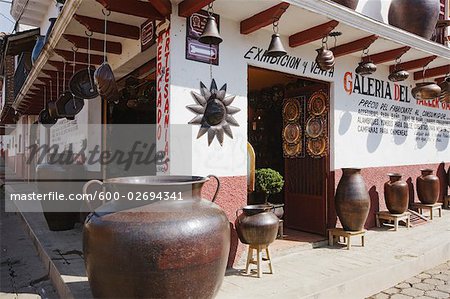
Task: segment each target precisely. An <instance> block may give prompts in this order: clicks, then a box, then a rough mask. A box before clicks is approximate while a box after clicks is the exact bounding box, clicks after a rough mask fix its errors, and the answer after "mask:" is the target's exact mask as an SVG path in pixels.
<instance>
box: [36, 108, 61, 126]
mask: <svg viewBox="0 0 450 299" xmlns="http://www.w3.org/2000/svg"><path fill="white" fill-rule="evenodd" d="M38 121H39V123H40V124H42V125H43V126H44V127H46V128H50V127H51V126H53V125H54V124H56V122H57V121H58V119H57V118H54V117H51V116H50V113H49V112H48V110H47V108H45V109H43V110H41V112H39V118H38Z"/></svg>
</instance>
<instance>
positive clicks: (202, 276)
mask: <svg viewBox="0 0 450 299" xmlns="http://www.w3.org/2000/svg"><path fill="white" fill-rule="evenodd" d="M206 181H208V178H204V177H182V176H163V177H151V176H148V177H128V178H114V179H108V180H105V181H104V182H103V183H102V185H103V186H104V187H105V188H106V190H109V191H113V192H119V194H121V195H125V196H128V195H129V194H134V195H135V196H137V194H138V193H137V192H141V194H144V193H143V192H145V193H147V194H150V192H156V194H157V193H158V192H169V194H175V195H176V197H177V198H178V197H179V196H181V198H182V199H183V200H173V199H170V200H161V201H160V200H153V201H142V200H141V201H139V202H138V201H132V202H129V201H128V200H124V201H121V200H118V201H113V202H110V203H108V204H105V205H103V206H101V208H99V209H96V211H95V212H94V213H92V214H90V215H89V216H88V219H87V220H86V222H85V224H84V231H83V251H84V257H85V264H86V271H87V275H88V279H89V284H90V286H91V290H92V294H93V295H94V297H95V298H213V297H214V296H215V295H216V293H217V292H218V290H219V288H220V285H221V284H222V280H223V277H224V275H225V268H226V265H227V260H228V254H229V251H230V225H229V221H228V219H227V217H226V215H225V213H224V212H223V211H222V209H221V208H220V207H219V206H218V205H216V204H214V203H212V202H211V201H209V200H205V199H202V198H201V196H200V195H201V189H202V186H203V184H204V183H205V182H206ZM96 182H98V181H96ZM88 184H90V183H88ZM88 184H86V185H85V189H86V188H87V187H88V186H89V185H88ZM179 192H180V193H179ZM216 194H217V192H216ZM214 197H215V196H214ZM142 198H143V197H142Z"/></svg>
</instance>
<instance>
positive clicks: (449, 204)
mask: <svg viewBox="0 0 450 299" xmlns="http://www.w3.org/2000/svg"><path fill="white" fill-rule="evenodd" d="M444 209H450V195H447V196H444Z"/></svg>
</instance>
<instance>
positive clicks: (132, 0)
mask: <svg viewBox="0 0 450 299" xmlns="http://www.w3.org/2000/svg"><path fill="white" fill-rule="evenodd" d="M96 1H97V2H98V3H100V4H101V5H103V7H104V8H106V9H107V10H110V11H114V12H118V13H123V14H126V15H132V16H135V17H141V18H146V19H152V20H163V19H165V16H163V15H161V14H160V13H159V12H158V11H157V10H156V9H155V7H154V6H153V5H152V4H151V3H150V2H143V1H139V0H127V1H123V0H96ZM152 1H153V0H151V2H152Z"/></svg>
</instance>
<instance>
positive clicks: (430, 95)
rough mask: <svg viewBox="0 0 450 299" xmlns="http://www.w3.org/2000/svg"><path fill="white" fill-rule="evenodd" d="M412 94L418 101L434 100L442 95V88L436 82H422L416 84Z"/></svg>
mask: <svg viewBox="0 0 450 299" xmlns="http://www.w3.org/2000/svg"><path fill="white" fill-rule="evenodd" d="M411 93H412V96H413V97H414V98H415V99H416V100H432V99H435V98H437V97H439V96H440V95H441V88H440V87H439V85H437V84H435V83H434V82H421V83H417V84H416V87H414V88H413V89H412V90H411Z"/></svg>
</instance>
